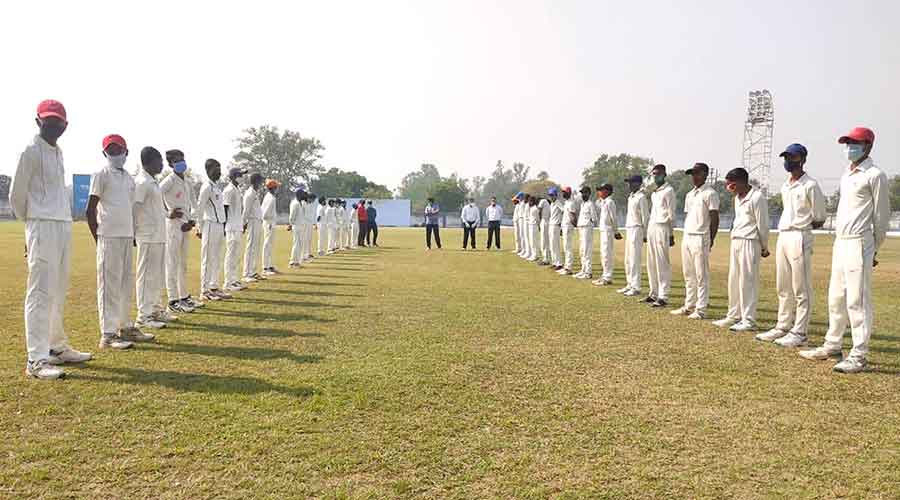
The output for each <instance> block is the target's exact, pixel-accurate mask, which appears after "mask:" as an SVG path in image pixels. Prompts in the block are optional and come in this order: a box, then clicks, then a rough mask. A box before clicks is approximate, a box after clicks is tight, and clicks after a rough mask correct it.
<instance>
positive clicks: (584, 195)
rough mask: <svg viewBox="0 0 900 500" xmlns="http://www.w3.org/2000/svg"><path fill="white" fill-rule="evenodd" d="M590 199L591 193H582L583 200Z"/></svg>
mask: <svg viewBox="0 0 900 500" xmlns="http://www.w3.org/2000/svg"><path fill="white" fill-rule="evenodd" d="M589 199H591V195H589V194H582V195H581V201H588V200H589Z"/></svg>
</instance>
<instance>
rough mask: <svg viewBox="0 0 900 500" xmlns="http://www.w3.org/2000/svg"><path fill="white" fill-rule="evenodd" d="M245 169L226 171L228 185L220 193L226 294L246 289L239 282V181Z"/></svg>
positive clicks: (241, 221)
mask: <svg viewBox="0 0 900 500" xmlns="http://www.w3.org/2000/svg"><path fill="white" fill-rule="evenodd" d="M246 174H247V169H244V168H241V167H231V168H230V169H229V170H228V185H227V186H225V189H224V190H223V191H222V199H223V200H224V202H223V205H224V206H225V284H224V286H223V288H224V289H225V291H226V292H239V291H241V290H244V289H246V288H247V287H246V285H244V283H243V282H242V281H241V269H240V268H241V248H242V247H243V246H244V194H243V193H241V186H240V184H239V183H240V179H241V177H243V176H244V175H246Z"/></svg>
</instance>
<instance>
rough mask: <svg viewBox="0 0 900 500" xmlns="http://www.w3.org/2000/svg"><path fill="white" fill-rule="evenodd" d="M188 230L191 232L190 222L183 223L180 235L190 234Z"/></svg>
mask: <svg viewBox="0 0 900 500" xmlns="http://www.w3.org/2000/svg"><path fill="white" fill-rule="evenodd" d="M190 230H191V223H190V222H185V223H184V224H182V225H181V232H182V233H187V232H190Z"/></svg>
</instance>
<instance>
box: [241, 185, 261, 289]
mask: <svg viewBox="0 0 900 500" xmlns="http://www.w3.org/2000/svg"><path fill="white" fill-rule="evenodd" d="M263 180H264V179H263V176H262V174H260V173H258V172H254V173H252V174H250V187H248V188H247V189H246V190H245V191H244V198H243V207H244V214H243V220H244V232H245V233H246V234H247V242H246V246H245V247H244V273H243V274H244V276H243V281H244V283H255V282H258V281H260V280H264V279H265V278H264V277H263V276H262V275H261V274H259V262H260V254H261V252H262V207H261V206H260V204H259V192H260V190H262V186H263Z"/></svg>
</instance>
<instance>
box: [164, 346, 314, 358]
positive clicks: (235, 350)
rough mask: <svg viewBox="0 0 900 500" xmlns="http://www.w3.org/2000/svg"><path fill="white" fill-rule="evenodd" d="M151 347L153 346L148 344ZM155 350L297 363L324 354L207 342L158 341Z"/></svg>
mask: <svg viewBox="0 0 900 500" xmlns="http://www.w3.org/2000/svg"><path fill="white" fill-rule="evenodd" d="M148 347H151V346H148ZM152 347H153V348H154V350H161V351H168V352H179V353H183V354H199V355H202V356H215V357H220V358H235V359H248V360H272V359H287V360H290V361H294V362H296V363H318V362H319V361H321V360H322V356H319V355H317V354H295V353H293V352H291V351H288V350H284V349H269V348H261V347H244V346H218V345H206V344H178V343H173V344H168V343H157V344H155V345H153V346H152Z"/></svg>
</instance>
